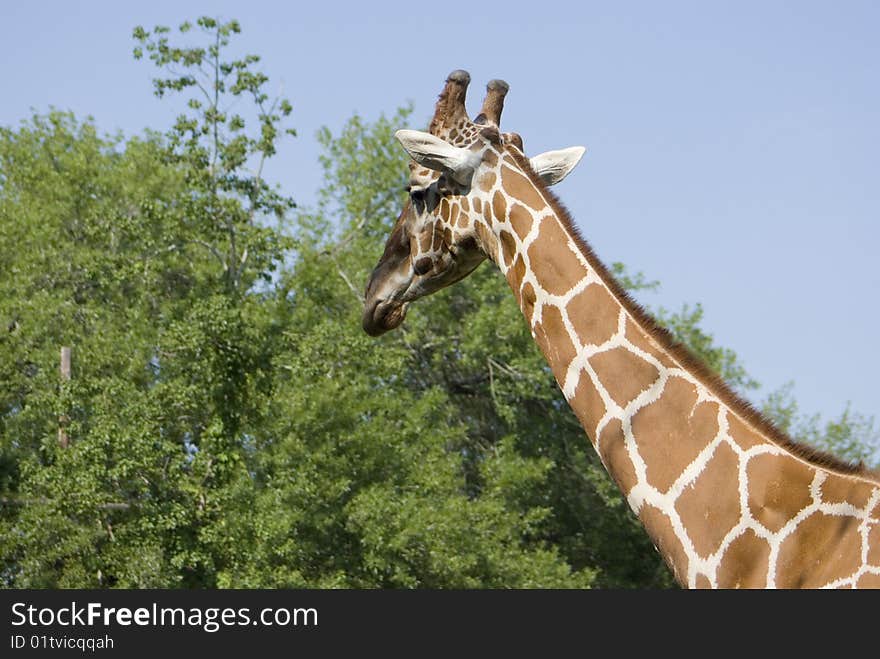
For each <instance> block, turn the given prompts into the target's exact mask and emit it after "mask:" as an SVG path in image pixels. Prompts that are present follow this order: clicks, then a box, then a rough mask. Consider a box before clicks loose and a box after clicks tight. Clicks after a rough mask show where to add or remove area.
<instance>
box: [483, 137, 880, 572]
mask: <svg viewBox="0 0 880 659" xmlns="http://www.w3.org/2000/svg"><path fill="white" fill-rule="evenodd" d="M523 161H524V159H521V158H516V157H512V156H511V155H510V154H505V155H503V156H502V157H501V158H499V164H498V167H497V168H496V170H495V172H494V173H493V174H492V175H491V178H489V179H488V181H486V180H484V181H482V182H481V185H482V190H483V191H484V193H485V194H483V195H482V202H481V203H482V206H483V209H482V212H483V214H484V215H486V216H487V217H489V218H491V219H492V222H491V229H488V228H484V229H483V231H484V232H485V233H491V236H484V237H483V239H482V241H483V242H484V243H485V244H486V245H487V252H488V253H489V254H490V257H491V258H492V259H493V260H494V261H495V262H496V263H497V265H498V266H499V268H500V269H501V271H502V272H503V273H504V275H505V277H506V279H507V281H508V283H509V284H510V286H511V288H512V289H513V292H514V294H515V296H516V298H517V301H518V303H519V305H520V308H521V309H522V312H523V314H524V316H525V318H526V321H527V322H528V324H529V327H530V329H531V332H532V335H533V337H534V339H535V341H536V342H537V343H538V345H539V347H540V348H541V351H542V352H543V354H544V356H545V358H546V359H547V362H548V363H549V365H550V367H551V369H552V371H553V374H554V375H555V377H556V381H557V382H558V384H559V386H560V388H561V389H562V392H563V394H564V395H565V397H566V399H567V400H568V402H569V404H570V406H571V408H572V409H573V411H574V412H575V414H576V415H577V417H578V419H579V420H580V422H581V425H582V426H583V428H584V430H585V432H586V434H587V435H588V437H589V439H590V441H591V443H592V445H593V447H594V448H595V450H596V451H597V453H598V454H599V456H600V458H601V460H602V462H603V464H604V466H605V468H606V469H607V471H608V472H609V474H610V475H611V477H612V478H613V479H614V480H615V482H616V483H617V484H618V486H619V487H620V489H621V490H622V492H623V493H624V494H625V496H626V498H627V501H628V503H629V505H630V507H631V508H632V509H633V511H634V512H635V513H636V514H637V515H638V517H639V518H640V520H641V521H642V523H643V525H644V526H645V528H646V530H647V532H648V534H649V535H650V537H651V539H652V540H653V542H654V544H655V546H656V547H657V549H658V551H660V553H661V554H662V555H663V557H664V558H665V559H666V561H667V563H668V564H669V565H670V567H671V568H672V570H673V572H674V574H675V576H676V578H677V580H678V581H679V583H680V584H682V585H684V586H689V587H699V586H711V587H735V586H745V587H797V586H807V587H817V586H826V585H838V586H859V587H862V586H865V585H873V586H876V587H880V519H878V518H880V487H878V482H877V480H876V479H875V478H874V477H873V476H869V475H867V474H864V473H857V472H855V471H854V470H852V469H846V468H845V467H843V466H842V465H833V466H829V465H823V464H821V463H819V461H818V460H816V459H813V460H811V459H810V458H809V457H808V456H806V455H805V454H803V453H802V452H801V453H799V452H798V451H797V450H795V448H794V445H787V444H786V443H785V440H784V438H783V439H782V441H779V438H778V437H773V436H772V429H771V430H770V431H768V428H767V426H766V422H762V421H761V420H760V419H759V418H757V415H756V414H755V413H753V412H750V411H749V410H750V408H748V407H747V406H746V405H745V404H744V403H741V402H740V403H738V404H737V400H734V401H733V402H731V400H730V399H731V397H733V398H734V399H735V396H733V395H732V394H731V393H730V392H729V391H728V390H727V389H726V388H725V387H724V386H723V385H720V384H719V383H717V382H714V381H712V379H711V378H709V377H707V375H706V373H703V372H702V371H701V369H700V368H699V367H695V366H694V364H692V363H690V362H689V361H688V360H687V359H685V358H684V357H683V356H682V354H681V353H680V351H677V350H676V349H674V348H673V347H672V346H671V344H670V343H669V342H668V341H667V340H664V339H663V338H662V336H660V335H658V333H657V332H656V331H654V330H652V328H651V327H650V326H649V324H648V322H647V321H646V318H645V317H644V314H642V313H640V312H639V311H638V309H637V308H635V306H634V305H633V304H632V303H629V302H628V301H627V300H626V299H625V297H624V296H623V295H622V294H621V293H620V292H619V291H618V289H617V287H616V285H615V284H614V283H613V281H612V280H611V277H610V275H609V274H608V273H607V271H606V270H605V268H604V267H603V266H602V265H601V263H600V262H599V261H598V259H596V258H595V256H594V255H593V254H592V253H591V252H590V250H589V249H588V248H587V247H586V246H585V245H584V244H583V243H582V241H580V240H579V239H578V238H577V236H576V234H575V232H574V231H573V229H572V228H571V225H570V223H569V221H568V220H567V219H566V218H565V215H564V211H562V210H561V208H560V207H559V206H558V204H557V203H556V202H555V199H554V198H553V197H552V195H550V194H549V193H548V192H547V191H546V189H545V188H544V186H543V185H542V184H540V182H538V180H537V179H535V178H534V177H532V176H531V175H529V176H523V175H522V173H521V172H523V171H528V169H527V168H525V167H523ZM780 437H781V435H780Z"/></svg>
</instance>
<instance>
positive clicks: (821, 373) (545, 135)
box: [0, 0, 880, 418]
mask: <svg viewBox="0 0 880 659" xmlns="http://www.w3.org/2000/svg"><path fill="white" fill-rule="evenodd" d="M489 4H490V3H476V2H467V3H456V2H444V3H436V2H431V3H417V2H406V3H403V2H398V3H392V2H381V1H377V2H364V3H359V4H358V3H352V2H330V1H326V2H322V3H298V2H291V3H269V2H259V1H257V0H252V1H250V2H247V3H241V2H210V3H206V2H189V1H188V0H177V1H175V2H167V1H165V0H153V1H152V2H149V3H129V2H70V1H68V2H31V3H25V2H16V3H13V2H4V3H2V4H0V53H2V55H3V61H4V67H3V72H2V74H0V80H2V90H3V91H2V96H0V125H7V126H8V125H15V124H18V123H19V122H20V121H21V120H22V119H25V118H27V117H28V116H29V115H30V114H31V111H32V109H34V110H36V111H38V112H45V111H47V110H48V108H49V107H50V106H55V107H57V108H60V109H69V110H72V111H73V112H75V113H76V114H77V115H79V116H81V117H84V116H86V115H92V116H93V117H94V118H95V121H96V123H97V124H98V126H99V127H100V128H101V129H103V130H105V131H108V132H112V131H116V130H121V131H123V132H124V133H126V134H128V135H132V134H136V133H139V132H141V131H142V130H143V129H144V128H146V127H153V128H164V127H165V126H167V125H168V124H169V122H170V120H171V118H172V116H173V114H174V109H175V108H174V106H173V105H172V104H169V103H167V102H162V101H159V100H158V99H155V98H154V97H153V96H152V93H151V83H150V80H151V78H152V77H153V75H154V73H153V68H152V65H151V64H149V63H148V62H146V61H140V62H136V61H134V60H133V59H132V57H131V50H132V46H133V42H132V39H131V31H132V28H133V27H134V26H135V25H143V26H144V27H152V26H153V25H156V24H162V25H171V26H176V25H177V24H179V23H180V22H182V21H183V20H185V19H193V18H196V17H197V16H199V15H201V14H204V13H209V14H211V15H214V16H218V17H220V18H224V19H230V18H236V19H238V20H239V21H240V22H241V24H242V27H243V34H242V35H241V36H240V37H239V38H238V39H237V41H236V42H234V45H236V47H237V48H240V49H241V50H242V51H245V52H252V53H256V54H259V55H261V56H262V58H263V59H262V65H263V70H264V71H265V72H266V73H267V74H268V75H269V76H270V78H271V80H272V81H273V84H277V85H278V89H281V90H282V91H283V93H284V95H285V96H287V97H288V98H290V100H291V101H292V102H293V105H294V113H293V115H292V124H293V127H295V128H296V129H297V131H298V132H299V137H297V138H296V139H291V140H288V141H287V142H285V143H284V144H283V146H282V148H281V150H280V152H279V155H278V156H277V158H276V159H275V160H274V161H273V162H271V163H270V165H269V171H268V174H269V177H270V178H272V179H273V180H274V181H276V182H278V183H280V185H281V186H282V187H283V189H284V190H285V191H286V192H288V193H291V194H293V195H294V196H295V197H296V199H297V200H298V201H299V202H300V204H301V205H310V204H312V203H313V202H314V200H315V190H316V188H317V187H318V185H319V184H320V173H321V172H320V168H319V166H318V163H317V156H318V154H319V149H318V146H317V143H316V141H315V138H314V135H315V132H316V131H317V130H318V128H320V127H321V126H324V125H326V126H328V127H330V128H331V130H337V129H338V128H339V127H341V126H342V125H343V123H344V122H345V120H346V119H347V118H349V117H350V116H351V115H352V114H353V113H355V112H357V113H359V114H360V115H361V116H363V117H364V118H365V119H368V120H370V119H375V118H376V117H378V116H379V114H380V113H385V114H386V115H390V114H392V113H393V112H394V110H395V109H396V108H397V107H398V106H400V105H403V104H405V103H407V102H409V101H411V102H412V103H413V104H414V106H415V115H414V123H416V124H422V123H424V122H425V121H427V119H428V117H429V116H430V113H431V110H432V107H433V103H434V100H435V99H436V97H437V94H438V93H439V91H440V89H441V87H442V84H443V81H444V79H445V77H446V75H447V74H448V73H449V72H450V71H452V70H453V69H457V68H463V69H466V70H468V71H469V72H470V73H471V76H472V80H473V82H472V90H471V95H470V98H469V105H470V107H471V109H472V110H476V109H477V108H478V107H479V103H480V101H481V93H482V90H483V88H484V85H485V83H486V81H488V80H489V79H491V78H503V79H505V80H507V81H508V82H509V83H510V86H511V90H510V93H509V95H508V97H507V104H506V107H505V111H504V118H503V125H504V128H505V129H507V130H515V131H517V132H519V133H521V134H522V135H523V137H524V139H525V144H526V150H527V151H528V152H529V153H537V152H540V151H544V150H547V149H553V148H560V147H564V146H570V145H574V144H581V145H584V146H586V147H587V155H586V156H585V157H584V159H583V161H582V162H581V164H580V166H579V167H578V169H577V170H576V171H575V172H574V173H573V174H572V175H571V176H570V177H569V178H568V179H567V180H566V181H564V182H563V183H562V184H561V185H560V186H559V187H558V188H557V193H558V194H559V196H560V197H561V199H562V201H563V202H564V203H565V205H566V206H567V207H568V209H569V210H570V211H571V213H572V215H573V216H574V218H575V220H576V221H577V222H578V224H579V225H580V226H581V227H582V229H583V233H584V236H585V237H586V238H587V240H588V241H589V242H590V243H591V244H592V245H593V247H594V248H595V250H596V251H597V253H598V254H599V256H600V257H602V258H603V259H604V260H605V261H606V262H610V261H622V262H624V263H626V264H627V266H628V267H629V268H630V269H632V270H641V271H643V272H644V273H645V274H646V276H648V277H649V278H651V279H657V280H659V281H660V282H661V284H662V287H661V289H660V291H659V292H658V293H656V294H643V295H641V296H639V300H640V301H642V302H643V303H646V304H649V305H654V306H657V305H663V306H665V307H667V308H672V309H677V308H679V307H680V306H681V305H682V304H683V303H695V302H701V303H702V304H703V306H704V308H705V322H704V326H705V328H706V329H707V331H709V332H711V333H712V334H714V336H715V337H716V339H717V341H718V342H719V343H721V344H722V345H725V346H727V347H730V348H732V349H734V350H735V351H736V352H737V353H738V355H739V356H740V358H741V360H742V361H743V363H744V365H745V366H746V368H747V369H748V370H749V372H750V373H751V374H752V375H753V376H754V377H755V378H756V379H757V380H759V381H760V382H761V383H762V384H763V385H764V386H763V389H762V390H761V391H760V392H759V393H758V394H756V395H755V398H760V397H762V396H763V395H764V394H766V393H767V392H769V391H771V390H773V389H775V388H777V387H779V386H781V385H783V384H784V383H786V382H788V381H793V382H794V383H795V389H794V394H795V397H796V398H797V399H798V401H799V403H800V405H801V408H802V411H804V412H810V413H814V412H818V413H821V414H822V415H823V417H825V418H829V417H831V416H836V415H837V414H838V413H839V412H841V411H842V410H843V408H844V406H845V405H846V403H847V401H851V403H852V406H853V409H854V410H856V411H859V412H862V413H864V414H868V415H873V414H875V413H877V412H878V411H880V386H878V384H877V381H878V375H880V345H878V339H877V329H876V328H877V325H878V314H880V312H878V304H877V302H878V291H880V274H878V268H877V259H876V256H875V254H876V252H877V248H878V245H880V164H878V162H880V160H878V154H880V122H878V117H880V85H878V83H877V81H878V78H877V71H878V68H880V39H878V37H877V35H878V34H880V3H876V2H849V1H844V2H833V3H832V2H771V1H766V2H748V1H739V2H670V1H667V2H662V3H661V2H615V3H609V2H606V3H593V2H583V1H582V2H571V3H568V2H556V3H552V4H547V3H539V2H529V3H517V2H507V3H505V4H504V5H503V8H502V9H501V10H500V11H499V10H498V9H496V8H494V7H490V6H489ZM545 8H546V10H545ZM379 251H380V249H379V247H378V246H377V257H378V254H379ZM426 303H430V302H426Z"/></svg>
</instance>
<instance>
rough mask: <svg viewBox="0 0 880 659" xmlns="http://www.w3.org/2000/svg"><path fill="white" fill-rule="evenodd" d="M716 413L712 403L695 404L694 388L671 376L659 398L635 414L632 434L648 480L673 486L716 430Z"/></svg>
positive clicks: (664, 487) (659, 485)
mask: <svg viewBox="0 0 880 659" xmlns="http://www.w3.org/2000/svg"><path fill="white" fill-rule="evenodd" d="M645 363H647V362H645ZM715 413H717V407H716V405H715V404H711V403H708V402H704V403H700V404H699V405H697V390H696V387H694V385H693V384H691V383H690V382H688V381H687V380H685V379H684V378H680V377H670V378H669V379H668V380H667V381H666V386H665V387H664V389H663V393H662V394H661V395H660V398H658V399H657V400H655V401H654V402H653V403H650V404H648V405H646V406H645V407H643V408H641V409H640V410H639V411H638V412H636V413H635V415H634V416H633V420H632V429H633V435H634V437H635V440H636V444H638V447H639V453H640V454H641V456H642V458H644V460H645V464H646V465H647V469H646V474H647V477H648V482H649V483H651V484H652V485H653V486H654V487H656V488H657V489H658V490H660V491H661V492H665V491H667V490H668V489H669V488H670V487H671V486H672V484H673V483H674V482H675V481H676V479H678V477H679V476H681V473H682V472H683V471H684V469H685V467H687V466H688V465H689V464H690V463H691V462H693V461H694V460H695V459H696V457H697V455H699V453H700V451H702V450H703V449H704V448H705V447H706V445H707V444H709V442H711V441H712V439H714V438H715V436H716V434H717V433H718V426H717V419H713V414H715Z"/></svg>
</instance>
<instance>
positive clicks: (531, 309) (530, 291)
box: [520, 282, 537, 327]
mask: <svg viewBox="0 0 880 659" xmlns="http://www.w3.org/2000/svg"><path fill="white" fill-rule="evenodd" d="M536 299H537V295H535V289H534V287H533V286H532V285H531V284H530V283H528V282H526V285H525V286H523V287H522V298H521V302H520V307H521V308H522V310H523V314H524V315H525V317H526V322H527V323H528V325H529V327H531V326H532V316H534V314H535V300H536Z"/></svg>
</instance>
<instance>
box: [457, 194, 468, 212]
mask: <svg viewBox="0 0 880 659" xmlns="http://www.w3.org/2000/svg"><path fill="white" fill-rule="evenodd" d="M459 204H460V205H461V212H462V213H467V212H468V211H469V210H470V204H469V203H468V200H467V197H462V198H461V201H460V202H459Z"/></svg>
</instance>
